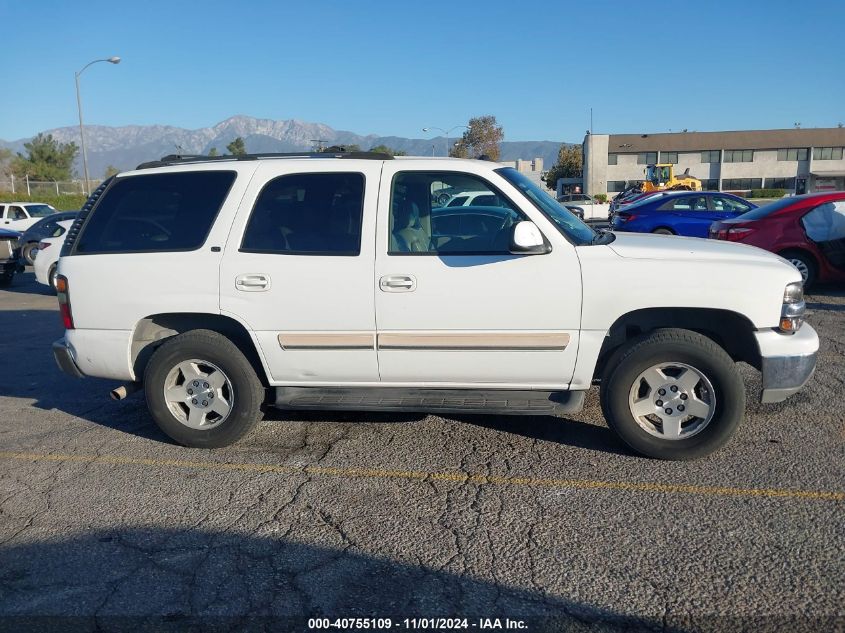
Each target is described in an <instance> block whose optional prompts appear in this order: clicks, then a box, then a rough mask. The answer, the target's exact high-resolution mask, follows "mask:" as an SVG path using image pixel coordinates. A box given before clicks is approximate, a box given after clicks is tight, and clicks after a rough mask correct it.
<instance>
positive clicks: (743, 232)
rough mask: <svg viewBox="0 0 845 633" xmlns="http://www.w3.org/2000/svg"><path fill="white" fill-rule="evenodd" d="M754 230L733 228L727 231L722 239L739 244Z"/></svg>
mask: <svg viewBox="0 0 845 633" xmlns="http://www.w3.org/2000/svg"><path fill="white" fill-rule="evenodd" d="M753 230H754V229H747V228H740V227H738V228H733V229H728V230H727V232H726V233H727V234H726V236H725V238H724V239H726V240H728V241H730V242H740V241H742V240H744V239H745V238H746V237H748V234H749V233H751V232H752V231H753Z"/></svg>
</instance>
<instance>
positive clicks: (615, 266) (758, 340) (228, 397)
mask: <svg viewBox="0 0 845 633" xmlns="http://www.w3.org/2000/svg"><path fill="white" fill-rule="evenodd" d="M444 185H446V186H448V187H450V188H451V189H452V190H454V191H472V192H477V191H488V192H490V193H491V194H495V195H496V196H497V197H498V199H499V200H500V202H501V205H502V206H501V207H499V208H491V207H489V206H483V207H473V206H472V205H470V206H465V207H460V208H459V209H451V208H450V209H442V210H441V209H438V208H436V207H435V208H432V192H435V191H437V190H438V189H442V188H443V187H444ZM97 193H99V192H97ZM90 204H91V201H89V204H88V205H86V206H90ZM93 204H94V206H93V209H92V210H91V211H85V210H84V211H83V212H82V213H81V214H80V218H79V219H78V220H77V221H76V222H75V224H74V225H73V227H72V228H71V230H70V231H69V232H68V235H67V239H66V241H65V245H64V249H63V251H62V257H61V259H60V261H59V270H58V272H59V276H58V278H57V287H58V291H59V292H58V294H59V304H60V307H61V312H62V316H63V319H64V324H65V327H66V332H65V336H64V338H62V339H61V340H59V341H57V342H56V343H54V352H55V356H56V359H57V361H58V363H59V366H60V367H61V368H62V369H63V370H64V371H66V372H68V373H70V374H73V375H76V376H82V375H88V376H99V377H104V378H111V379H115V380H119V381H125V382H126V383H127V384H126V385H125V386H123V387H121V388H119V389H117V390H116V391H115V396H116V397H122V396H123V395H125V394H126V393H128V392H129V391H131V390H133V389H135V388H139V387H141V386H143V388H144V389H145V393H146V400H147V405H148V407H149V410H150V412H151V413H152V415H153V417H154V418H155V420H156V422H157V423H158V424H159V426H160V427H161V428H162V429H163V430H164V432H165V433H167V434H168V435H169V436H170V437H172V438H173V439H174V440H176V441H177V442H180V443H182V444H185V445H188V446H195V447H217V446H225V445H227V444H230V443H232V442H234V441H236V440H238V439H239V438H241V437H242V436H244V435H245V434H246V433H247V432H249V431H250V430H251V429H252V428H253V427H254V426H255V424H256V422H257V421H258V419H259V417H260V411H261V408H262V406H264V405H266V404H271V405H275V406H278V407H282V408H289V409H321V410H322V409H358V410H385V409H393V410H404V411H428V412H456V411H469V412H494V413H498V414H504V413H511V414H535V415H536V414H571V413H575V412H577V411H579V410H580V409H581V407H582V405H583V402H584V398H585V394H586V393H587V391H588V390H589V389H590V386H591V385H593V384H595V383H597V382H600V384H601V405H602V409H603V411H604V414H605V416H606V418H607V421H608V422H609V424H610V426H611V427H612V428H613V429H614V430H616V432H617V433H618V434H619V435H620V436H621V437H622V439H623V440H624V441H625V442H626V443H627V444H628V445H630V446H631V447H632V448H633V449H635V450H637V451H639V452H641V453H644V454H646V455H650V456H654V457H660V458H667V459H689V458H693V457H698V456H702V455H705V454H707V453H710V452H712V451H713V450H715V449H716V448H718V447H719V446H721V445H722V444H723V443H724V442H726V441H727V439H728V438H729V437H730V436H731V434H732V433H733V432H734V430H735V429H736V427H737V425H738V424H739V422H740V421H741V419H742V417H743V412H744V409H745V389H744V385H743V382H742V379H741V376H740V374H739V372H738V371H737V368H736V365H735V362H736V361H740V360H742V361H747V362H748V363H750V364H752V365H754V366H755V367H757V368H758V369H760V370H761V371H762V377H763V392H762V393H763V396H762V397H763V401H764V402H777V401H780V400H783V399H785V398H786V397H787V396H789V395H791V394H793V393H795V392H796V391H798V389H800V388H801V387H802V386H803V385H804V384H805V383H806V381H807V380H808V379H809V378H810V376H811V374H812V372H813V369H814V366H815V358H816V351H817V349H818V344H819V343H818V337H817V336H816V333H815V331H814V330H813V329H812V328H811V327H810V326H809V325H808V324H806V323H802V317H803V313H804V301H803V292H802V286H801V276H800V274H799V273H798V271H797V270H796V269H795V268H794V267H793V266H791V265H790V264H789V263H788V262H786V261H785V260H783V259H781V258H780V257H777V256H775V255H772V254H770V253H767V252H764V251H762V250H759V249H756V248H752V247H747V246H742V245H738V244H732V243H727V242H716V241H708V240H700V239H688V238H679V237H671V236H658V235H639V234H631V235H616V236H615V235H613V234H611V233H606V232H596V231H593V230H592V229H591V228H589V227H588V226H586V225H585V224H583V223H582V222H581V221H579V220H578V219H577V218H575V217H574V216H573V215H572V214H571V213H569V212H568V211H566V210H565V209H563V208H562V207H561V206H560V205H559V204H557V202H555V200H554V199H553V198H551V197H550V196H549V195H548V194H547V193H546V192H545V191H543V190H542V189H541V188H540V187H538V186H537V185H536V184H535V183H533V182H532V181H530V180H529V179H527V178H526V177H525V176H523V175H522V174H520V173H519V172H517V171H516V170H514V169H512V168H507V167H502V166H501V165H498V164H495V163H491V162H485V161H472V160H459V159H437V158H410V157H408V158H406V157H401V158H399V157H397V158H396V159H393V158H392V157H389V156H386V155H381V154H366V153H365V154H355V153H352V154H337V155H326V154H318V155H296V156H279V155H274V156H269V155H264V156H246V157H242V158H240V159H238V160H235V159H232V158H231V157H229V158H225V157H224V158H202V157H193V158H190V157H189V158H179V157H167V158H165V159H162V160H161V161H157V162H156V163H152V164H146V165H143V166H141V168H139V169H138V170H136V171H132V172H127V173H123V174H120V175H119V176H117V177H116V178H114V180H113V181H112V182H110V183H109V184H108V186H107V187H106V188H105V191H104V192H103V193H102V195H101V196H100V198H99V199H98V200H97V201H96V202H94V203H93ZM456 211H459V213H458V214H457V215H456V214H455V212H456ZM690 280H694V283H690Z"/></svg>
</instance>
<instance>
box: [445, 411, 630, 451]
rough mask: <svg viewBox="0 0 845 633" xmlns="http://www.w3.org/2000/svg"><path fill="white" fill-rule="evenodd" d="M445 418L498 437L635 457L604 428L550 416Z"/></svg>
mask: <svg viewBox="0 0 845 633" xmlns="http://www.w3.org/2000/svg"><path fill="white" fill-rule="evenodd" d="M444 417H447V418H449V419H450V420H456V421H458V422H464V423H466V424H473V425H475V426H480V427H484V428H486V429H490V430H493V431H498V432H501V433H513V434H515V435H521V436H522V437H526V438H528V439H532V440H540V441H543V442H554V443H555V444H565V445H567V446H572V447H575V448H583V449H586V450H589V451H599V452H602V453H611V454H614V455H625V456H626V457H630V456H635V454H634V453H633V452H632V451H630V450H628V449H627V447H626V446H625V445H624V444H623V443H622V442H621V441H620V440H619V439H618V438H617V436H616V434H615V433H614V432H613V431H611V430H610V428H608V427H606V426H597V425H594V424H588V423H586V422H579V421H577V420H570V419H568V418H560V417H555V416H551V415H530V416H529V415H518V416H517V415H502V416H494V415H476V414H471V415H470V414H460V415H455V414H451V415H448V414H447V415H445V416H444Z"/></svg>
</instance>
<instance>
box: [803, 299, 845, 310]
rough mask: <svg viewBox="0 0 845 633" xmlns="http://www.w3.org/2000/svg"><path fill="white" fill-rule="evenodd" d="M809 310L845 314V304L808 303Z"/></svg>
mask: <svg viewBox="0 0 845 633" xmlns="http://www.w3.org/2000/svg"><path fill="white" fill-rule="evenodd" d="M807 309H808V310H825V311H827V312H845V303H818V302H815V301H808V302H807Z"/></svg>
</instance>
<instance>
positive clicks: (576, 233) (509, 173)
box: [496, 167, 597, 245]
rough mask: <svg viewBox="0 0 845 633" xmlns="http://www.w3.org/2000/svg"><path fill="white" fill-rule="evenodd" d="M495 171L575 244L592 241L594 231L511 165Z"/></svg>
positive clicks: (594, 235)
mask: <svg viewBox="0 0 845 633" xmlns="http://www.w3.org/2000/svg"><path fill="white" fill-rule="evenodd" d="M496 173H497V174H499V175H500V176H502V177H503V178H504V179H505V180H507V181H508V182H509V183H511V184H512V185H513V186H514V187H516V188H517V189H519V190H520V191H521V192H522V193H523V195H525V197H527V198H528V199H529V200H530V201H531V202H532V204H534V206H535V207H537V208H538V209H539V210H540V211H541V212H542V213H543V215H545V216H546V217H547V218H549V220H551V221H552V222H554V224H555V225H556V226H557V228H558V229H559V230H560V232H561V233H563V234H564V235H565V236H566V237H567V238H568V239H569V240H570V241H572V242H574V243H575V244H577V245H582V244H592V243H593V240H594V239H595V237H596V235H597V234H596V232H595V231H593V229H591V228H590V227H589V226H587V225H586V224H584V223H583V222H582V221H581V220H579V219H578V218H577V217H575V215H573V213H572V212H571V211H569V209H566V208H565V207H562V206H560V205H559V204H558V203H557V202H555V199H554V198H552V197H551V196H550V195H549V194H548V193H546V192H545V191H544V190H543V188H542V187H540V186H539V185H538V184H537V183H536V182H534V181H533V180H531V179H530V178H528V177H527V176H526V175H525V174H521V173H520V172H518V171H517V170H516V169H514V168H513V167H502V168H501V169H497V170H496Z"/></svg>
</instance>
